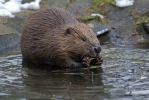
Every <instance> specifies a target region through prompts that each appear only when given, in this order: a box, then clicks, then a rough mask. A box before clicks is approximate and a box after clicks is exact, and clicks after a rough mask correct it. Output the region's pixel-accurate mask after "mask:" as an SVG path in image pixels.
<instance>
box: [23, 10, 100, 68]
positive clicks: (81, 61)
mask: <svg viewBox="0 0 149 100" xmlns="http://www.w3.org/2000/svg"><path fill="white" fill-rule="evenodd" d="M21 52H22V55H23V59H25V60H28V61H31V62H32V63H34V64H45V63H49V64H52V65H53V64H54V65H56V66H60V67H69V68H75V67H80V68H82V67H84V66H85V67H86V66H89V65H90V64H97V65H100V64H101V63H102V57H101V56H100V52H101V46H100V42H99V40H98V38H97V37H96V35H95V34H94V33H93V31H92V29H91V28H90V27H89V26H87V25H85V24H84V23H80V22H78V21H77V20H76V18H75V17H73V16H72V14H70V13H69V12H67V11H65V10H63V9H60V8H57V7H49V8H44V9H41V10H38V11H35V12H34V13H32V14H31V15H30V16H29V17H28V18H27V19H26V20H25V23H24V27H23V31H22V36H21Z"/></svg>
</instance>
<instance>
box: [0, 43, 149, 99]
mask: <svg viewBox="0 0 149 100" xmlns="http://www.w3.org/2000/svg"><path fill="white" fill-rule="evenodd" d="M102 49H103V50H102V53H101V55H102V56H103V58H104V63H103V64H102V65H101V66H92V68H91V69H90V70H89V69H83V70H82V71H80V72H70V71H67V70H64V71H63V72H61V71H58V70H57V71H51V70H46V69H38V68H27V67H22V55H21V52H20V49H19V48H15V49H13V50H11V51H7V52H1V53H0V99H3V100H5V99H11V100H20V99H21V100H28V99H54V100H61V99H63V100H67V99H68V100H69V99H72V100H76V99H80V100H147V99H149V78H148V77H149V45H148V44H140V45H130V46H128V45H127V46H126V45H120V46H115V45H108V44H107V45H103V46H102ZM28 66H29V65H28Z"/></svg>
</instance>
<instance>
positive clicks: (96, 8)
mask: <svg viewBox="0 0 149 100" xmlns="http://www.w3.org/2000/svg"><path fill="white" fill-rule="evenodd" d="M106 4H115V0H92V2H91V9H90V13H99V14H101V15H103V16H104V18H100V17H99V16H90V15H89V16H84V17H82V19H81V20H80V21H82V22H88V21H91V20H97V21H100V22H101V23H102V24H106V23H109V22H110V20H109V19H108V18H107V17H106V15H107V12H106V11H105V10H104V9H103V8H102V7H103V6H104V5H106Z"/></svg>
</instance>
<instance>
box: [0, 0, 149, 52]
mask: <svg viewBox="0 0 149 100" xmlns="http://www.w3.org/2000/svg"><path fill="white" fill-rule="evenodd" d="M40 5H41V8H45V7H49V6H57V7H60V8H64V9H66V10H68V11H69V12H71V13H73V14H74V15H75V16H76V17H77V19H78V20H79V21H81V20H82V18H83V17H84V16H90V14H91V8H92V6H93V5H92V2H91V1H90V0H65V1H62V2H59V1H58V0H54V1H53V0H43V1H42V2H41V3H40ZM99 5H100V4H99ZM148 5H149V1H148V0H135V3H134V5H133V6H130V7H125V8H119V7H117V6H115V5H113V4H110V3H103V5H102V6H98V9H100V10H99V12H97V13H100V14H102V15H103V16H104V19H102V20H101V19H99V20H97V19H91V20H90V19H87V20H86V22H85V23H86V24H88V25H89V26H90V27H92V28H96V27H106V28H108V29H111V32H110V33H108V34H106V35H105V36H104V35H102V36H99V39H102V38H103V39H102V40H103V41H104V42H107V41H108V42H109V41H110V42H114V43H117V44H134V43H143V42H149V10H148V8H149V7H148ZM32 12H34V10H22V12H20V13H16V14H15V16H16V17H15V18H8V17H0V30H1V32H0V51H2V50H4V49H7V48H11V47H14V46H16V45H18V44H19V40H20V36H21V30H22V27H23V22H24V20H25V18H26V17H27V16H28V15H29V14H30V13H32ZM104 21H106V22H105V23H103V22H104ZM107 38H108V39H107ZM104 39H107V40H104ZM103 44H104V43H103Z"/></svg>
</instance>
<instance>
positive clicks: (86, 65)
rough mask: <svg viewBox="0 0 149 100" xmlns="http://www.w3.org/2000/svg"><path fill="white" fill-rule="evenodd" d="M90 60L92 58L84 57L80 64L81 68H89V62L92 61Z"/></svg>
mask: <svg viewBox="0 0 149 100" xmlns="http://www.w3.org/2000/svg"><path fill="white" fill-rule="evenodd" d="M92 59H94V58H89V57H84V58H83V59H82V64H83V66H85V67H89V66H90V63H91V61H92Z"/></svg>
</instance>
